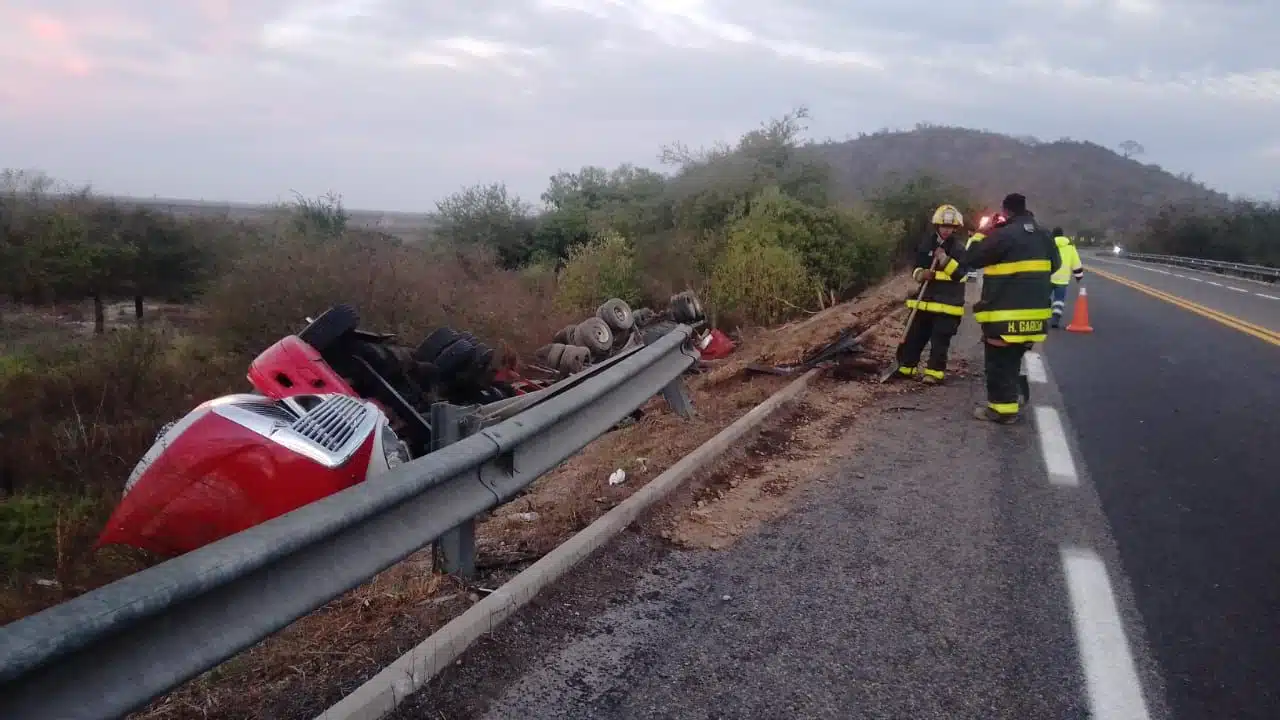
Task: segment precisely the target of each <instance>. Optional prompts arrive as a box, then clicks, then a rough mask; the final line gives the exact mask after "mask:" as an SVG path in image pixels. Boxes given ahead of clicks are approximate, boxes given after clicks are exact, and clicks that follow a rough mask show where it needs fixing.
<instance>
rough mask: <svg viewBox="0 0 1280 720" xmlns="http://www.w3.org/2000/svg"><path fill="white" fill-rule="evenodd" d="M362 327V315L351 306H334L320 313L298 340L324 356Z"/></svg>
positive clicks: (300, 333) (303, 330) (299, 334)
mask: <svg viewBox="0 0 1280 720" xmlns="http://www.w3.org/2000/svg"><path fill="white" fill-rule="evenodd" d="M359 326H360V313H358V312H356V309H355V308H354V307H352V306H350V305H345V304H344V305H334V306H333V307H331V308H329V309H328V310H325V311H324V312H322V313H320V317H318V318H316V319H315V320H312V321H311V323H310V324H308V325H307V326H306V327H305V328H303V329H302V331H301V332H299V333H298V339H299V340H302V342H304V343H306V344H308V345H310V346H311V347H313V348H315V349H316V352H318V353H320V354H321V355H323V354H324V353H326V352H328V351H329V350H332V349H333V348H334V347H336V346H337V345H338V343H339V342H341V340H342V338H343V336H345V335H346V334H347V333H349V332H351V331H353V330H355V329H356V328H357V327H359Z"/></svg>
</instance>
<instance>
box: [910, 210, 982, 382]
mask: <svg viewBox="0 0 1280 720" xmlns="http://www.w3.org/2000/svg"><path fill="white" fill-rule="evenodd" d="M932 224H933V231H932V232H930V233H929V235H928V237H925V238H923V239H921V241H920V246H919V247H918V248H917V249H916V262H915V269H914V270H913V271H912V273H911V277H912V278H914V279H915V281H916V282H919V283H925V285H924V286H923V288H922V292H916V293H913V294H912V296H911V297H910V298H908V299H907V307H908V308H912V309H914V310H915V311H916V312H915V315H914V316H913V317H912V320H911V326H910V327H909V328H907V334H906V336H905V337H904V338H903V341H902V344H901V345H899V346H898V374H899V376H900V377H911V376H913V375H915V373H916V365H918V364H919V363H920V356H921V355H922V354H924V346H925V345H928V346H929V360H928V362H926V363H925V367H924V372H923V373H922V374H921V376H920V378H921V380H922V381H923V382H924V383H925V384H927V385H936V384H938V383H941V382H942V381H943V379H944V378H945V377H946V372H947V355H948V354H949V352H950V349H951V338H953V337H955V334H956V331H957V330H959V329H960V319H961V318H963V317H964V288H965V286H964V281H965V280H966V275H965V274H964V273H960V274H959V275H951V274H949V273H946V272H943V271H941V270H935V269H934V267H933V262H934V261H933V251H934V250H936V249H939V248H941V249H942V250H944V251H945V252H948V253H958V252H959V251H960V250H961V249H962V247H963V246H962V245H961V244H960V243H961V240H960V235H958V234H957V233H956V231H957V230H959V229H960V228H962V227H964V217H963V216H962V215H961V214H960V211H959V210H957V209H956V207H955V206H954V205H940V206H938V208H937V209H936V210H934V211H933V218H932ZM917 295H918V296H919V299H917V297H916V296H917Z"/></svg>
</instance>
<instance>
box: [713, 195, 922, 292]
mask: <svg viewBox="0 0 1280 720" xmlns="http://www.w3.org/2000/svg"><path fill="white" fill-rule="evenodd" d="M901 232H902V228H901V225H900V224H899V223H896V222H890V221H888V220H885V219H884V218H882V217H880V216H878V215H876V214H874V213H870V212H866V211H862V210H852V209H845V208H838V207H830V206H828V207H814V206H812V205H807V204H805V203H802V202H800V201H798V200H796V199H794V198H791V197H788V196H787V195H785V194H783V193H782V192H781V190H779V189H778V188H777V187H770V188H767V189H765V190H764V191H763V192H761V193H759V194H758V195H756V196H754V197H752V198H751V200H750V202H749V203H748V205H747V208H746V211H745V212H744V213H740V214H739V215H738V217H737V218H736V219H735V220H734V222H733V224H732V225H731V226H730V234H735V233H747V234H750V235H751V236H752V237H755V238H757V239H759V240H761V241H762V242H765V243H766V244H775V245H778V246H779V247H782V248H786V249H788V250H791V251H793V252H795V253H796V254H797V255H798V256H799V257H800V259H801V261H802V262H803V263H804V266H805V268H806V269H807V270H808V271H809V274H810V275H811V276H812V277H813V279H814V280H815V281H816V282H817V283H818V285H819V287H820V288H821V289H822V290H823V291H824V294H825V293H826V292H830V293H834V294H835V295H837V296H838V297H842V298H844V297H850V296H852V295H854V294H856V293H857V292H858V291H860V290H862V289H863V288H865V287H866V286H868V285H870V284H871V283H874V282H875V281H877V280H879V279H880V278H881V277H883V276H884V275H885V273H887V272H888V271H889V266H890V262H891V259H892V255H893V250H894V246H895V244H896V242H897V240H898V236H899V234H900V233H901Z"/></svg>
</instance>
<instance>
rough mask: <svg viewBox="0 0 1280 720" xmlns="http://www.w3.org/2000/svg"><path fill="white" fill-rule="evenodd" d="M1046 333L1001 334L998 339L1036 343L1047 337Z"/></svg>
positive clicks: (1009, 341) (1010, 341)
mask: <svg viewBox="0 0 1280 720" xmlns="http://www.w3.org/2000/svg"><path fill="white" fill-rule="evenodd" d="M1048 337H1049V336H1048V335H1001V336H1000V339H1001V340H1003V341H1005V342H1008V343H1038V342H1044V341H1045V340H1047V339H1048Z"/></svg>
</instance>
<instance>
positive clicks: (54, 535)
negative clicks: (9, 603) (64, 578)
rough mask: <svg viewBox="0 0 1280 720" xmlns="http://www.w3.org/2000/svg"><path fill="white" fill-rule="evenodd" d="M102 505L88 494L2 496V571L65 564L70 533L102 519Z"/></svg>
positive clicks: (15, 573) (10, 574)
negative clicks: (64, 556) (64, 558)
mask: <svg viewBox="0 0 1280 720" xmlns="http://www.w3.org/2000/svg"><path fill="white" fill-rule="evenodd" d="M101 515H102V513H101V505H100V504H99V503H96V502H94V501H93V500H92V499H90V498H88V497H84V496H80V497H75V496H62V495H50V494H19V495H14V496H12V497H7V498H3V499H0V575H2V576H3V577H5V578H7V579H10V580H12V579H14V578H16V577H17V576H18V575H19V574H20V573H29V572H32V571H38V570H46V571H47V570H48V569H50V568H57V567H60V566H62V564H63V563H62V562H60V561H62V560H63V558H62V557H60V556H61V555H63V554H64V553H65V552H66V551H67V550H68V548H67V547H66V545H67V544H68V543H67V539H66V538H67V536H68V535H72V534H79V533H80V532H81V531H82V530H83V529H86V528H87V527H93V526H97V525H98V524H99V523H100V522H101V521H102V517H101Z"/></svg>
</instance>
